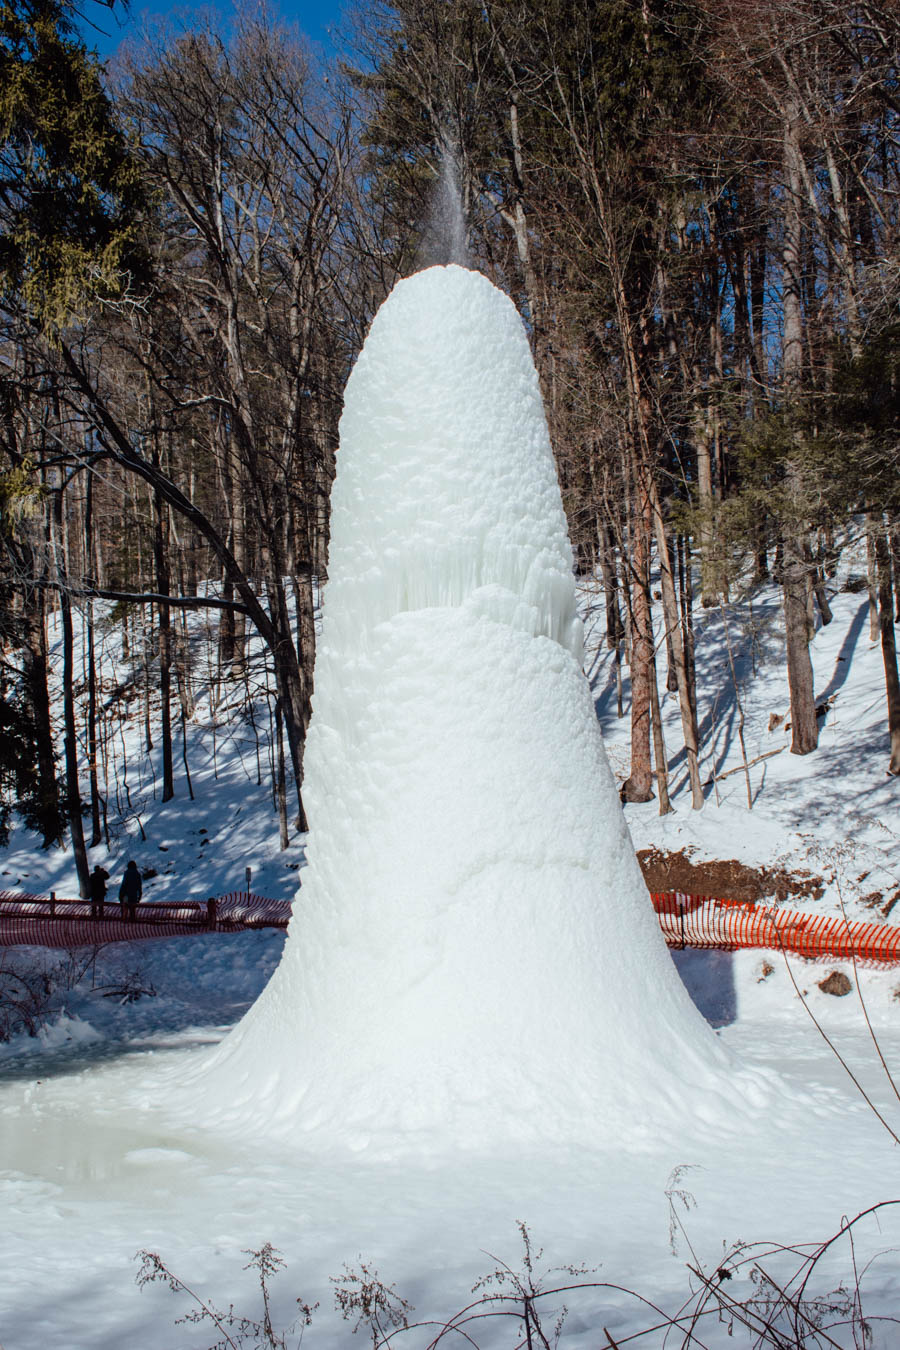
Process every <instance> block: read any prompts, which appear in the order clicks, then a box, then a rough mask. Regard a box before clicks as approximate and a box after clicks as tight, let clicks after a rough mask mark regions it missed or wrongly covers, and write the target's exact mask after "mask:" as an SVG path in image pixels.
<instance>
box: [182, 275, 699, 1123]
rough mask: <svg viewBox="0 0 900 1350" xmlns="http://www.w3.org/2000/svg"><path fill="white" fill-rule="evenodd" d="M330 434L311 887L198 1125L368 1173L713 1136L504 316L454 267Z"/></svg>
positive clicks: (393, 339) (400, 303)
mask: <svg viewBox="0 0 900 1350" xmlns="http://www.w3.org/2000/svg"><path fill="white" fill-rule="evenodd" d="M340 437H341V439H340V452H339V457H338V474H337V479H336V482H335V485H334V495H333V516H332V542H331V554H330V579H329V581H328V585H327V588H326V592H325V597H324V626H323V632H322V637H321V641H320V646H319V650H318V656H317V661H316V673H315V681H316V682H315V699H314V710H313V720H312V724H311V726H310V731H309V739H308V746H307V755H306V786H305V800H306V804H307V809H308V813H309V819H310V841H309V866H308V867H307V868H306V869H305V871H304V872H303V874H302V875H303V885H302V889H301V890H300V892H299V894H298V897H297V901H296V904H295V912H294V917H293V920H292V923H291V928H290V932H289V935H288V939H287V943H286V947H285V952H284V957H283V959H282V963H281V965H280V967H279V968H278V970H277V972H276V974H275V976H274V977H273V979H272V981H271V983H270V985H269V987H268V988H267V990H266V991H265V993H264V995H263V996H262V997H261V998H260V999H259V1000H258V1002H257V1004H256V1005H255V1006H254V1007H253V1008H252V1009H251V1011H250V1013H249V1014H248V1015H247V1017H246V1018H245V1019H244V1021H243V1022H242V1023H241V1024H240V1025H239V1026H238V1027H237V1028H236V1030H235V1031H234V1032H233V1033H232V1035H231V1036H230V1037H229V1038H228V1040H227V1041H226V1042H225V1043H224V1044H223V1046H222V1047H221V1048H220V1049H219V1050H218V1051H217V1052H216V1055H215V1060H214V1063H213V1065H212V1066H211V1070H208V1071H207V1077H206V1081H205V1084H204V1089H203V1096H204V1103H205V1108H206V1110H207V1112H208V1115H209V1118H210V1119H213V1120H215V1119H216V1118H219V1119H221V1120H226V1119H227V1118H229V1117H230V1118H232V1119H233V1120H234V1121H236V1122H238V1121H243V1122H246V1121H247V1120H252V1122H253V1123H254V1125H255V1126H256V1127H258V1128H265V1129H267V1130H269V1131H274V1132H276V1133H280V1134H283V1135H285V1136H289V1137H291V1138H294V1139H300V1140H302V1139H307V1140H310V1141H312V1140H321V1141H325V1142H333V1143H341V1144H346V1145H349V1146H350V1147H353V1148H365V1147H371V1148H373V1149H378V1148H389V1149H390V1148H393V1147H396V1146H397V1144H398V1142H400V1143H401V1145H402V1144H404V1143H405V1144H409V1143H412V1142H413V1141H416V1140H418V1141H421V1142H422V1143H423V1144H425V1145H429V1144H432V1143H439V1142H441V1141H448V1142H451V1143H456V1144H461V1145H464V1146H482V1145H484V1146H488V1145H494V1144H497V1143H498V1142H503V1141H509V1140H523V1141H542V1142H546V1141H555V1140H565V1141H571V1140H573V1139H578V1140H581V1141H583V1142H585V1143H591V1142H594V1143H609V1142H610V1141H611V1140H613V1141H614V1140H619V1139H630V1140H636V1139H638V1138H639V1137H640V1136H641V1135H642V1133H643V1134H645V1135H646V1134H648V1133H649V1134H653V1133H656V1132H657V1131H658V1130H659V1129H661V1128H662V1127H663V1123H664V1122H668V1121H669V1120H671V1118H672V1116H673V1115H674V1116H675V1117H676V1118H678V1119H680V1120H682V1121H683V1120H684V1119H685V1117H686V1116H687V1115H690V1114H691V1113H698V1112H699V1113H700V1114H703V1113H704V1111H707V1112H711V1113H712V1114H716V1115H720V1113H721V1108H722V1105H723V1102H722V1098H721V1095H720V1094H721V1092H722V1089H723V1083H724V1080H723V1078H722V1067H723V1063H724V1056H723V1053H722V1051H721V1050H720V1048H719V1045H718V1043H717V1042H716V1040H715V1038H714V1037H713V1035H712V1033H711V1032H710V1031H709V1030H708V1028H707V1027H706V1025H705V1023H703V1021H702V1019H701V1018H700V1016H699V1014H698V1013H697V1012H696V1011H695V1009H694V1008H693V1006H692V1004H691V1003H690V1002H689V1000H688V998H687V996H686V995H685V993H684V990H683V988H682V986H681V984H680V982H679V980H678V977H677V975H676V973H675V970H674V968H673V966H672V963H671V961H670V959H669V956H668V953H667V952H666V949H665V946H664V945H663V941H662V939H661V937H660V934H659V931H658V928H657V924H656V920H655V918H654V915H653V911H652V908H651V906H650V903H649V899H648V896H647V892H646V889H645V887H644V884H643V881H642V878H641V875H640V871H639V869H638V865H637V862H636V859H635V855H634V850H633V848H632V845H631V840H630V838H629V835H628V831H627V828H626V825H625V821H624V817H623V814H622V810H621V807H620V804H619V800H618V796H617V792H616V788H615V784H614V781H613V778H612V775H611V773H610V769H609V767H608V764H607V761H606V756H605V753H604V749H603V745H602V741H601V737H600V732H599V729H598V725H597V721H596V717H595V714H594V708H593V705H592V701H591V694H590V690H589V687H588V684H587V682H586V680H585V678H584V675H583V673H582V636H581V625H580V622H579V619H578V617H577V613H576V605H575V591H574V584H573V578H572V557H571V550H570V546H569V542H568V538H567V534H566V524H565V518H564V515H563V509H562V505H561V501H560V494H559V487H558V484H557V480H556V473H555V469H554V464H553V459H552V455H551V450H550V444H549V439H548V434H547V427H546V422H545V418H544V413H543V407H542V404H541V398H540V392H539V388H538V382H537V377H536V374H535V370H534V366H533V363H532V360H531V355H530V352H529V347H528V341H527V338H526V334H525V331H524V329H523V326H522V323H521V320H520V318H519V316H518V314H517V313H516V310H515V308H514V306H513V305H512V304H511V302H510V301H509V300H508V299H507V298H506V297H505V296H504V295H503V294H502V293H501V292H500V291H498V290H497V289H495V287H494V286H492V285H491V284H490V282H489V281H487V280H486V279H485V278H484V277H483V276H480V275H478V274H477V273H474V272H470V271H466V270H465V269H463V268H460V267H456V266H450V267H434V268H431V269H429V270H427V271H424V272H420V273H418V274H417V275H415V276H413V277H411V278H409V279H407V280H405V281H403V282H401V283H400V284H399V285H398V286H397V287H396V288H395V290H394V291H393V293H392V294H391V295H390V297H389V298H388V300H387V301H386V302H385V304H384V305H383V306H382V308H381V310H380V311H379V313H378V314H377V316H376V318H375V320H374V322H373V324H372V328H371V332H370V334H369V337H368V339H367V341H366V344H365V347H364V349H363V351H362V353H361V355H360V357H359V359H358V361H357V363H356V366H355V368H354V370H353V373H352V375H351V377H350V380H349V382H348V385H347V391H346V399H345V410H344V414H343V418H342V421H341V431H340ZM715 1097H719V1101H718V1104H717V1105H713V1102H712V1098H715ZM704 1104H705V1105H704Z"/></svg>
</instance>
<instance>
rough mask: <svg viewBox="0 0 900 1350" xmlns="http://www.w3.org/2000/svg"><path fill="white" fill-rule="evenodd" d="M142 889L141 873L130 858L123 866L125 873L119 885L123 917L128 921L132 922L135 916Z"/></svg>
mask: <svg viewBox="0 0 900 1350" xmlns="http://www.w3.org/2000/svg"><path fill="white" fill-rule="evenodd" d="M142 890H143V887H142V885H141V874H140V872H139V871H138V869H137V863H136V862H135V861H134V859H133V858H132V860H131V861H130V862H129V864H128V866H127V867H126V868H125V875H124V876H123V878H122V884H121V886H120V887H119V900H120V902H121V904H122V910H123V917H124V918H125V919H126V920H128V921H129V922H130V923H134V921H135V919H136V918H137V907H138V901H139V900H140V898H141V892H142Z"/></svg>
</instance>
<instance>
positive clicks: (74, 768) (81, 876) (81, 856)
mask: <svg viewBox="0 0 900 1350" xmlns="http://www.w3.org/2000/svg"><path fill="white" fill-rule="evenodd" d="M64 491H65V489H64V488H63V487H62V486H61V487H59V488H58V489H57V491H56V492H55V494H54V499H53V510H54V518H55V526H56V529H55V532H54V533H55V538H54V541H53V543H54V553H55V555H56V574H57V578H58V580H59V612H60V618H61V620H62V633H63V670H62V683H63V724H64V728H65V730H64V737H63V739H64V746H65V761H66V806H67V808H68V816H69V833H70V835H71V839H72V852H73V853H74V855H75V871H76V872H77V873H78V893H79V895H80V896H81V898H82V899H83V900H87V899H89V897H90V894H91V883H90V869H89V867H88V856H87V849H86V848H85V845H84V826H83V822H82V818H81V792H80V791H79V788H78V737H77V732H76V730H75V691H74V687H73V678H74V676H73V650H72V648H73V642H72V605H71V601H70V599H69V590H68V575H67V572H66V550H65V549H64V548H63V547H62V539H63V534H64V531H63V492H64Z"/></svg>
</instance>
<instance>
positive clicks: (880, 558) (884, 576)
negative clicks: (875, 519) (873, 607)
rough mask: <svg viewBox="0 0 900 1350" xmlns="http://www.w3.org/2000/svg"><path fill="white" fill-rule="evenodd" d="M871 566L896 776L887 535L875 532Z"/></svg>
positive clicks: (899, 720)
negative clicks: (874, 575)
mask: <svg viewBox="0 0 900 1350" xmlns="http://www.w3.org/2000/svg"><path fill="white" fill-rule="evenodd" d="M873 542H874V547H875V564H876V568H877V572H878V617H879V623H880V628H881V656H882V660H883V661H884V683H885V689H886V692H887V705H888V730H889V731H890V736H891V758H890V763H889V764H888V773H890V774H895V775H900V675H898V671H897V639H896V634H895V632H894V596H893V588H892V586H891V554H890V548H889V546H888V541H887V535H886V534H885V532H884V528H883V523H882V529H880V530H878V529H876V531H875V536H874V540H873Z"/></svg>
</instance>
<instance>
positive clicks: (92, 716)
mask: <svg viewBox="0 0 900 1350" xmlns="http://www.w3.org/2000/svg"><path fill="white" fill-rule="evenodd" d="M93 528H94V475H93V473H91V472H88V476H87V488H86V491H85V499H84V556H85V563H86V565H88V566H89V565H90V559H91V558H92V556H93V542H94V541H93ZM85 619H86V622H87V658H88V670H87V686H88V712H87V747H88V773H89V781H90V792H91V848H96V846H97V844H99V843H100V840H101V839H102V838H103V834H102V831H101V826H100V790H99V788H98V786H97V665H96V661H95V659H94V602H93V601H92V600H88V601H86V604H85Z"/></svg>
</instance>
